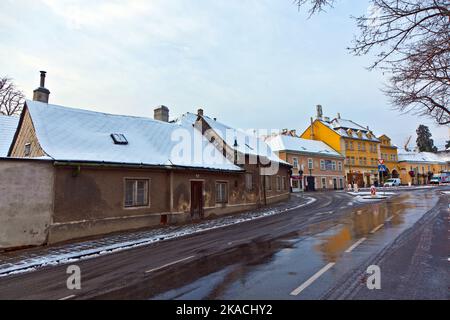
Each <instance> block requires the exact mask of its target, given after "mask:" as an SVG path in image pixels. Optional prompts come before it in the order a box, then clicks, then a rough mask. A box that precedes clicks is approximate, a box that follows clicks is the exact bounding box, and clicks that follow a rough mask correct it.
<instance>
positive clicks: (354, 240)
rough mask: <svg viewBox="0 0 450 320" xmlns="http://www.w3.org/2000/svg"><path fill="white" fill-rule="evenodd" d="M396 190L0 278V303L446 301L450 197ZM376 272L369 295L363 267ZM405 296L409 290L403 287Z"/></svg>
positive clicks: (326, 197) (334, 195)
mask: <svg viewBox="0 0 450 320" xmlns="http://www.w3.org/2000/svg"><path fill="white" fill-rule="evenodd" d="M440 190H441V189H429V190H417V191H407V192H398V194H397V196H395V197H392V198H390V199H388V200H386V201H382V202H378V203H375V204H357V203H354V202H353V200H354V197H353V196H350V195H348V194H346V193H344V192H329V193H315V194H313V195H312V196H314V197H315V198H317V201H316V202H314V203H312V204H311V205H309V206H306V207H303V208H299V209H296V210H292V211H290V212H286V213H283V214H279V215H274V216H269V217H266V218H262V219H258V220H254V221H249V222H245V223H241V224H237V225H233V226H229V227H225V228H221V229H216V230H211V231H206V232H202V233H198V234H194V235H190V236H186V237H182V238H178V239H173V240H168V241H162V242H159V243H155V244H153V245H149V246H147V247H141V248H136V249H131V250H127V251H122V252H117V253H114V254H110V255H105V256H101V257H98V258H94V259H90V260H85V261H78V262H76V264H77V265H78V266H80V268H81V274H82V278H81V279H82V281H81V283H82V288H81V290H75V291H74V290H68V289H67V287H66V280H67V277H68V275H67V274H66V268H67V265H61V266H55V267H46V268H44V269H41V270H38V271H35V272H30V273H25V274H19V275H13V276H9V277H6V278H0V298H2V299H62V298H67V299H92V298H96V299H109V298H112V299H391V298H392V299H402V298H411V299H413V298H418V299H427V298H435V299H448V292H449V291H448V285H449V284H450V282H449V281H448V280H449V272H448V270H449V269H448V267H449V261H448V257H449V256H450V254H449V252H448V251H449V248H450V246H449V242H448V241H449V239H448V230H449V228H448V221H449V220H448V203H449V197H450V196H449V195H444V194H442V193H441V192H440ZM371 264H377V265H379V266H380V268H381V285H382V288H381V289H380V290H368V289H367V287H366V284H365V281H366V273H365V271H366V268H367V266H369V265H371ZM411 288H412V289H411Z"/></svg>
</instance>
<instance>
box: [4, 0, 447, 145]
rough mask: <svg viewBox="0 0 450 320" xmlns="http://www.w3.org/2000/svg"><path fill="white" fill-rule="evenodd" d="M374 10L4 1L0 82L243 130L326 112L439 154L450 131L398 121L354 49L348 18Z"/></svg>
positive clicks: (346, 3) (245, 1) (234, 1)
mask: <svg viewBox="0 0 450 320" xmlns="http://www.w3.org/2000/svg"><path fill="white" fill-rule="evenodd" d="M367 7H368V1H366V0H339V1H337V3H336V6H335V8H334V9H332V10H329V12H328V13H323V14H321V15H319V16H314V17H312V18H311V19H308V18H307V15H305V13H302V12H299V11H298V10H297V8H296V6H295V4H293V1H292V0H277V1H273V0H211V1H201V0H186V1H182V0H151V1H149V0H142V1H141V0H127V1H112V0H111V1H98V0H78V1H75V0H1V1H0V39H1V40H0V76H4V75H8V76H10V77H13V78H14V79H15V81H16V82H17V84H18V85H19V86H20V88H21V89H22V90H23V91H24V92H25V93H26V94H27V97H28V98H32V90H33V89H35V88H36V87H37V85H38V83H39V70H46V71H47V72H48V77H47V88H48V89H50V91H51V96H50V100H51V102H52V103H55V104H61V105H66V106H73V107H77V108H84V109H90V110H96V111H103V112H109V113H117V114H129V115H138V116H145V117H152V116H153V109H154V107H155V106H157V105H160V104H164V105H166V106H168V107H169V108H170V115H171V117H176V116H178V115H180V114H182V113H184V112H186V111H191V112H195V110H196V109H197V108H198V107H200V106H201V107H202V108H203V109H204V110H205V113H206V114H207V115H209V116H211V117H217V118H218V120H221V121H223V122H225V123H227V124H229V125H232V126H235V127H238V128H268V129H273V128H296V129H297V130H302V129H304V128H306V126H307V125H308V123H309V118H310V117H311V116H313V115H314V114H315V105H316V104H322V105H323V109H324V114H325V116H330V117H334V116H335V115H336V113H337V112H340V113H341V116H342V118H350V119H352V120H354V121H356V122H358V123H360V124H362V125H364V126H367V125H368V126H369V127H370V128H371V129H372V130H374V131H375V133H376V134H381V133H386V134H387V135H389V136H391V137H392V138H393V140H394V142H395V143H396V144H398V145H403V143H404V141H405V140H406V138H407V137H408V136H409V135H413V141H415V129H416V128H417V126H418V125H419V124H421V123H423V124H426V125H428V126H429V127H430V130H431V132H432V134H433V138H434V140H435V144H437V145H442V144H443V143H444V141H445V140H448V139H449V128H448V127H437V126H435V125H434V124H433V122H432V121H430V120H428V119H424V118H418V117H416V116H412V115H400V114H399V113H398V112H397V111H394V110H392V108H391V106H390V105H389V104H388V101H387V99H386V98H385V97H384V96H383V93H382V92H380V88H382V86H383V81H385V78H384V76H383V75H382V74H381V73H380V72H369V71H367V70H366V68H365V67H367V66H369V65H370V62H371V57H353V56H351V55H349V54H348V52H347V51H346V47H348V46H349V45H351V40H352V39H353V35H354V34H356V33H357V29H356V27H355V22H354V21H353V20H351V19H350V15H355V16H356V15H360V14H362V13H365V12H366V11H367Z"/></svg>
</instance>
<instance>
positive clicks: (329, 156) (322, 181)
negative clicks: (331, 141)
mask: <svg viewBox="0 0 450 320" xmlns="http://www.w3.org/2000/svg"><path fill="white" fill-rule="evenodd" d="M265 141H266V143H267V144H269V146H270V147H271V148H272V150H273V151H275V152H276V153H277V154H278V156H279V157H280V158H281V159H282V160H284V161H286V162H288V163H289V164H291V165H292V176H291V188H292V192H299V191H303V190H308V191H313V190H339V189H343V188H344V187H345V171H344V160H345V158H344V156H342V155H341V154H339V153H338V152H337V151H335V150H333V149H332V148H330V147H329V146H328V145H326V144H325V143H323V142H322V141H315V140H308V139H302V138H300V137H298V136H296V135H295V133H294V134H293V135H291V134H288V133H285V134H279V135H275V136H269V137H267V138H266V140H265Z"/></svg>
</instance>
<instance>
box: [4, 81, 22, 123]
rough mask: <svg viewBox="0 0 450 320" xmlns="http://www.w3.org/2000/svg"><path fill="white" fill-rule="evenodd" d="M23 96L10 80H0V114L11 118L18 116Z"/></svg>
mask: <svg viewBox="0 0 450 320" xmlns="http://www.w3.org/2000/svg"><path fill="white" fill-rule="evenodd" d="M24 102H25V95H24V94H23V92H22V91H20V90H19V89H17V87H16V85H15V84H14V82H13V81H12V79H11V78H8V77H4V78H0V114H3V115H7V116H12V115H16V114H20V112H21V111H22V108H23V105H24Z"/></svg>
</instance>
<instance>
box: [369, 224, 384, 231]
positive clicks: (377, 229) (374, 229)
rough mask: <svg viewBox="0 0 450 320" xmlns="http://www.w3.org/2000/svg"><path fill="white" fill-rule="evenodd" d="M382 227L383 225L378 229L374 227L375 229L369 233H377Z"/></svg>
mask: <svg viewBox="0 0 450 320" xmlns="http://www.w3.org/2000/svg"><path fill="white" fill-rule="evenodd" d="M383 226H384V223H382V224H380V225H379V226H378V227H376V228H375V229H373V230H372V231H370V233H375V232H377V231H378V230H380V229H381V228H383Z"/></svg>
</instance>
